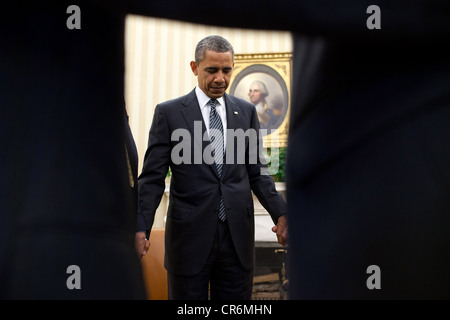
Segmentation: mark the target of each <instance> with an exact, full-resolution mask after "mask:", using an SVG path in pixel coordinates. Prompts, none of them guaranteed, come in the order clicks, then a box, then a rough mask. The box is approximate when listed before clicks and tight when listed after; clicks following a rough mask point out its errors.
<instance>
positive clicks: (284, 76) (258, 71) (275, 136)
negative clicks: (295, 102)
mask: <svg viewBox="0 0 450 320" xmlns="http://www.w3.org/2000/svg"><path fill="white" fill-rule="evenodd" d="M234 59H235V61H234V63H235V64H234V71H233V75H232V77H231V79H230V86H229V89H228V93H229V94H231V95H233V96H236V97H238V98H241V99H244V100H246V101H248V102H250V103H252V104H254V105H255V106H256V109H257V111H258V117H259V119H260V124H261V128H262V129H265V130H264V131H262V132H263V142H264V146H265V147H276V148H277V147H286V146H287V141H288V129H289V113H290V109H291V86H292V53H289V52H282V53H263V54H236V55H235V57H234ZM255 86H256V87H255ZM250 87H252V89H259V90H260V91H263V94H262V96H265V97H264V98H265V101H264V100H263V99H261V100H259V101H258V97H255V96H252V97H250V95H249V92H250ZM264 87H265V88H264ZM266 93H267V95H266Z"/></svg>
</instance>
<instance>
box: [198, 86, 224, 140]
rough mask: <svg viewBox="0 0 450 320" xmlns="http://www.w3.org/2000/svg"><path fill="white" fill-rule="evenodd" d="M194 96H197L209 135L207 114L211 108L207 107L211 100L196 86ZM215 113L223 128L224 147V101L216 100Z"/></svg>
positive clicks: (222, 99)
mask: <svg viewBox="0 0 450 320" xmlns="http://www.w3.org/2000/svg"><path fill="white" fill-rule="evenodd" d="M195 94H196V95H197V100H198V104H199V105H200V111H201V112H202V116H203V121H204V122H205V126H206V130H207V131H208V135H209V114H210V112H211V107H210V106H209V100H211V98H210V97H208V96H207V95H206V94H205V93H204V92H203V91H202V89H200V88H199V87H198V86H196V87H195ZM216 100H217V103H216V111H217V113H218V114H219V117H220V119H221V120H222V126H223V132H224V134H223V145H224V147H225V146H226V145H227V135H226V132H227V114H226V110H225V99H224V98H223V96H222V97H220V98H219V99H216Z"/></svg>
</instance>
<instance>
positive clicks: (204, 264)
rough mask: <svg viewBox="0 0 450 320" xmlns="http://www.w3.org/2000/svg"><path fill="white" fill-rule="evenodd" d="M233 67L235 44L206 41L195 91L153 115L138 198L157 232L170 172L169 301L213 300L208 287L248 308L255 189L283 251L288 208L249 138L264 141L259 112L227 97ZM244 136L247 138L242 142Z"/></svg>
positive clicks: (198, 57) (195, 64) (198, 55)
mask: <svg viewBox="0 0 450 320" xmlns="http://www.w3.org/2000/svg"><path fill="white" fill-rule="evenodd" d="M233 66H234V52H233V48H232V46H231V44H230V43H229V42H228V41H227V40H226V39H224V38H222V37H219V36H210V37H206V38H205V39H203V40H201V41H200V42H199V43H198V44H197V48H196V52H195V61H192V62H191V68H192V71H193V73H194V75H196V76H197V77H198V86H197V87H196V88H195V89H194V90H193V91H192V92H190V93H189V94H187V95H185V96H182V97H180V98H177V99H174V100H171V101H167V102H164V103H161V104H159V105H158V106H157V107H156V109H155V114H154V118H153V122H152V126H151V129H150V135H149V141H148V149H147V152H146V155H145V159H144V167H143V170H142V174H141V175H140V177H139V196H140V205H141V209H142V211H143V213H144V216H145V218H146V223H147V227H148V229H150V228H151V226H152V223H153V218H154V215H155V211H156V208H157V207H158V205H159V202H160V200H161V196H162V193H163V190H164V178H165V176H166V173H167V171H168V168H169V167H170V168H171V171H172V180H171V187H170V200H169V209H168V213H167V222H166V239H165V245H166V253H165V267H166V268H167V270H168V280H169V298H170V299H207V298H208V285H209V283H210V286H211V298H212V299H250V297H251V292H252V290H251V289H252V283H253V276H252V274H253V272H252V270H253V266H254V217H253V199H252V194H251V191H252V190H253V192H254V193H255V194H256V196H257V197H258V199H259V200H260V201H261V203H262V204H263V205H264V207H265V208H266V209H267V211H268V212H269V213H270V214H271V216H272V219H273V221H274V223H275V225H276V228H277V229H278V230H277V231H278V233H277V236H278V237H279V241H280V243H282V244H285V240H286V239H285V237H286V235H285V236H284V238H283V236H282V235H283V232H285V228H286V218H285V216H284V215H285V213H286V204H285V202H284V200H283V199H282V197H281V195H280V194H279V193H278V192H277V191H276V190H275V186H274V183H273V180H272V178H271V177H270V176H269V175H268V174H267V172H265V171H264V169H267V168H266V165H265V164H263V162H264V161H263V160H262V159H260V158H259V157H256V156H257V155H259V151H260V149H261V145H260V141H259V140H258V139H252V134H253V133H254V137H256V138H257V134H259V132H258V131H259V121H258V116H257V113H256V109H255V107H254V106H253V105H251V104H249V103H248V102H245V101H243V100H241V99H238V98H236V97H233V96H230V95H227V94H225V90H226V89H227V87H228V85H229V80H230V77H231V74H232V71H233ZM211 100H212V101H214V105H211ZM238 129H239V130H238ZM236 130H238V131H236ZM241 131H242V132H246V133H247V135H246V136H243V135H242V136H240V137H237V136H236V135H235V133H236V132H238V133H239V132H241ZM183 133H184V135H183V139H180V135H179V134H183ZM225 133H226V134H225ZM241 138H242V139H241ZM239 140H240V141H239ZM186 142H187V143H186ZM240 142H244V143H240ZM180 145H183V148H181V149H180V148H179V146H180ZM225 145H226V147H224V146H225ZM252 157H253V159H252ZM150 250H151V248H150Z"/></svg>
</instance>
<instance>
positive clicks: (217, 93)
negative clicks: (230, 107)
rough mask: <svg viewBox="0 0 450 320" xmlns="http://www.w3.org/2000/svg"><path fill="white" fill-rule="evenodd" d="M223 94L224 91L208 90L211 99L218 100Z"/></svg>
mask: <svg viewBox="0 0 450 320" xmlns="http://www.w3.org/2000/svg"><path fill="white" fill-rule="evenodd" d="M224 93H225V90H214V89H211V90H209V97H210V98H213V99H218V98H220V97H222V96H223V95H224Z"/></svg>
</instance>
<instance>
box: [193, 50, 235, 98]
mask: <svg viewBox="0 0 450 320" xmlns="http://www.w3.org/2000/svg"><path fill="white" fill-rule="evenodd" d="M233 67H234V63H233V55H232V54H231V51H227V52H215V51H212V50H207V51H206V57H205V59H204V60H203V61H202V62H200V63H199V64H198V65H197V64H196V63H195V62H194V61H192V62H191V69H192V72H193V73H194V75H196V76H197V77H198V86H199V88H200V89H202V91H203V92H204V93H205V94H206V95H207V96H208V97H210V98H212V99H218V98H220V97H222V96H223V94H224V93H225V91H226V90H227V88H228V85H229V84H230V78H231V74H232V73H233Z"/></svg>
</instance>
